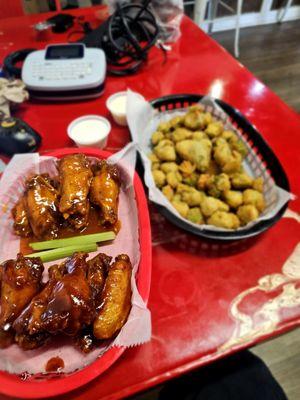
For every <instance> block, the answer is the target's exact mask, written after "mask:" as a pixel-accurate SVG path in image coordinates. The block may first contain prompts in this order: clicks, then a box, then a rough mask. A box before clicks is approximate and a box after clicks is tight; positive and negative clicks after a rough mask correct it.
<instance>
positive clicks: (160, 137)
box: [151, 131, 164, 146]
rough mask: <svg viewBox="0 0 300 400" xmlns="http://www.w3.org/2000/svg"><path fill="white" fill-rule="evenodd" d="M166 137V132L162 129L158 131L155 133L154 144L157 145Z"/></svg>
mask: <svg viewBox="0 0 300 400" xmlns="http://www.w3.org/2000/svg"><path fill="white" fill-rule="evenodd" d="M163 138H164V134H163V133H162V132H160V131H156V132H154V133H153V135H152V138H151V141H152V144H153V145H154V146H155V145H156V144H157V143H158V142H159V141H160V140H162V139H163Z"/></svg>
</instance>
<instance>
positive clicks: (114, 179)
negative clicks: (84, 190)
mask: <svg viewBox="0 0 300 400" xmlns="http://www.w3.org/2000/svg"><path fill="white" fill-rule="evenodd" d="M93 171H94V178H93V180H92V184H91V192H90V199H91V202H92V203H93V204H95V205H96V206H98V207H99V208H100V213H101V224H102V225H113V224H115V223H116V222H117V221H118V206H119V194H120V185H121V182H120V176H119V172H118V169H117V167H116V166H115V165H110V164H108V163H107V162H106V161H104V160H103V161H101V162H100V163H98V164H97V165H95V166H94V167H93Z"/></svg>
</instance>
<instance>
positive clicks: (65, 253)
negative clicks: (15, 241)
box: [26, 243, 97, 262]
mask: <svg viewBox="0 0 300 400" xmlns="http://www.w3.org/2000/svg"><path fill="white" fill-rule="evenodd" d="M96 250H97V245H96V243H88V244H84V245H80V246H79V245H78V246H68V247H59V248H57V249H53V250H46V251H39V252H38V253H32V254H28V255H27V256H26V257H40V259H41V260H42V261H43V262H48V261H54V260H59V259H61V258H65V257H69V256H71V255H72V254H73V253H75V252H77V251H84V252H90V251H96Z"/></svg>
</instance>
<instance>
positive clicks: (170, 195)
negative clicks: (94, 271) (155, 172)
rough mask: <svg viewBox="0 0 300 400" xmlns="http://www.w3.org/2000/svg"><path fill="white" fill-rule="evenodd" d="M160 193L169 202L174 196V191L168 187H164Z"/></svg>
mask: <svg viewBox="0 0 300 400" xmlns="http://www.w3.org/2000/svg"><path fill="white" fill-rule="evenodd" d="M162 192H163V194H164V195H165V197H166V198H167V199H168V200H169V201H171V200H172V198H173V196H174V190H173V188H172V187H171V186H170V185H166V186H164V187H163V188H162Z"/></svg>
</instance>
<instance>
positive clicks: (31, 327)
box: [13, 265, 64, 350]
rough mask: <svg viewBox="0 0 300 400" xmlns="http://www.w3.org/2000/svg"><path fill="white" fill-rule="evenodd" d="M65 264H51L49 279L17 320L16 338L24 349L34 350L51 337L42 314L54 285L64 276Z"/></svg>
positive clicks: (14, 325) (15, 326)
mask: <svg viewBox="0 0 300 400" xmlns="http://www.w3.org/2000/svg"><path fill="white" fill-rule="evenodd" d="M63 272H64V265H62V266H57V265H54V266H51V267H50V268H49V270H48V274H49V280H48V282H47V284H46V285H45V286H44V288H43V289H42V290H41V292H40V293H38V294H37V295H36V296H35V297H34V298H33V299H32V300H31V302H30V303H29V304H28V306H27V307H26V308H25V309H24V310H23V311H22V313H21V314H20V315H19V317H18V318H17V319H16V320H15V322H14V324H13V328H14V329H15V331H16V336H15V340H16V342H17V343H18V345H19V346H20V347H22V348H23V349H24V350H32V349H35V348H37V347H40V346H42V345H43V344H44V343H45V342H46V341H47V340H48V339H49V338H50V335H49V333H48V332H45V331H44V330H43V328H42V319H41V317H42V315H43V313H44V312H45V309H46V307H47V302H48V298H49V296H50V295H51V293H52V290H53V288H54V285H55V284H56V283H57V281H58V280H59V279H61V278H62V277H63Z"/></svg>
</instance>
